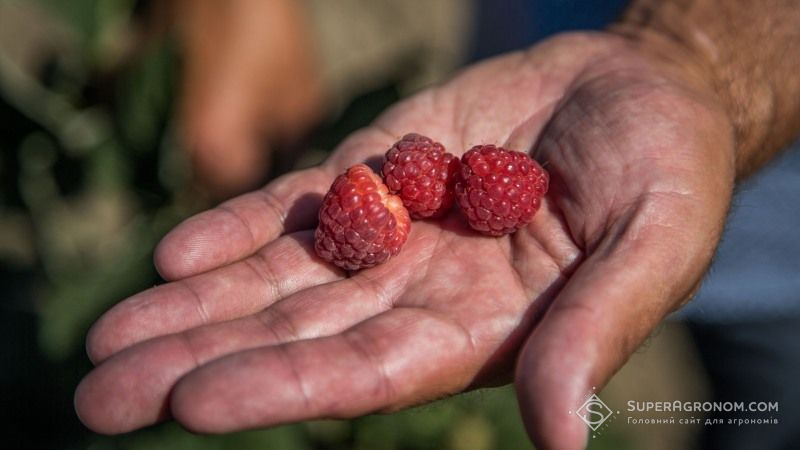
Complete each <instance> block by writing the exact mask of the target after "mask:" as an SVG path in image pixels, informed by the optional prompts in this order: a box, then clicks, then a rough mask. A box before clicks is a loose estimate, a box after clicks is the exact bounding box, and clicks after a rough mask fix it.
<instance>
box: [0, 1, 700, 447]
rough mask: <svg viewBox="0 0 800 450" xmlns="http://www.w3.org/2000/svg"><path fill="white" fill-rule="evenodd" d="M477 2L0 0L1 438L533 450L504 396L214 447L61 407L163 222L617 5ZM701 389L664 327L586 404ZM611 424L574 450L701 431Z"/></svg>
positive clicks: (105, 443) (10, 443)
mask: <svg viewBox="0 0 800 450" xmlns="http://www.w3.org/2000/svg"><path fill="white" fill-rule="evenodd" d="M491 3H492V2H489V1H477V0H476V1H462V0H438V1H433V2H429V1H423V0H409V1H391V0H380V1H371V2H364V1H358V0H342V1H340V2H330V1H325V0H318V1H314V0H306V1H303V2H300V1H293V0H275V1H269V2H265V1H260V0H235V1H230V2H222V1H215V0H199V1H190V0H170V1H162V2H154V1H146V0H72V1H69V2H66V1H59V0H0V308H2V309H1V310H0V321H1V322H2V323H0V329H1V330H2V333H3V336H4V339H2V340H0V346H2V347H1V348H0V358H2V361H3V364H2V367H3V369H2V372H0V377H2V382H0V391H1V392H2V394H1V395H2V411H3V415H4V417H3V419H2V420H0V426H2V427H3V432H2V433H1V434H0V447H3V448H37V449H46V448H64V449H117V448H120V449H140V448H165V449H166V448H170V449H172V448H192V449H226V448H231V449H233V448H236V449H245V450H246V449H256V448H258V449H281V450H283V449H285V450H293V449H350V448H353V449H424V448H431V449H434V448H435V449H454V450H458V449H465V450H467V449H468V450H482V449H525V448H531V445H530V443H529V441H528V439H527V437H526V435H525V432H524V430H523V428H522V425H521V423H520V419H519V416H518V411H517V405H516V402H515V399H514V392H513V390H512V389H510V388H509V387H505V388H499V389H490V390H482V391H479V392H474V393H470V394H466V395H462V396H458V397H456V398H453V399H448V400H443V401H440V402H437V403H434V404H432V405H428V406H424V407H421V408H416V409H412V410H409V411H405V412H401V413H397V414H392V415H388V416H368V417H364V418H360V419H357V420H352V421H320V422H310V423H304V424H298V425H292V426H284V427H279V428H275V429H271V430H264V431H253V432H245V433H237V434H232V435H225V436H197V435H192V434H190V433H188V432H186V431H184V430H183V429H181V428H180V427H179V426H177V425H175V424H172V423H167V424H162V425H157V426H154V427H151V428H148V429H145V430H141V431H137V432H134V433H130V434H127V435H123V436H116V437H107V436H100V435H96V434H93V433H91V432H90V431H88V430H87V429H86V428H84V427H83V426H82V425H81V424H80V422H79V421H78V418H77V417H76V416H75V413H74V410H73V408H72V395H73V390H74V387H75V386H76V385H77V383H78V381H79V380H80V378H81V377H82V376H83V375H84V374H85V373H87V372H88V371H89V369H90V367H91V366H90V364H89V361H88V360H87V358H86V356H85V352H84V344H83V341H84V338H85V334H86V331H87V329H88V328H89V326H90V325H91V324H92V322H93V321H94V320H95V319H96V318H97V317H98V316H99V315H100V314H101V313H102V312H103V311H105V310H106V309H107V308H109V307H110V306H111V305H112V304H114V303H116V302H118V301H119V300H121V299H123V298H125V297H126V296H128V295H131V294H133V293H135V292H138V291H140V290H142V289H145V288H147V287H150V286H152V285H154V284H158V283H160V282H162V280H161V279H160V278H159V276H158V274H157V273H156V272H155V270H154V269H153V265H152V251H153V248H154V246H155V244H156V243H157V242H158V240H159V239H160V237H161V236H163V235H164V234H165V233H166V232H167V231H168V230H169V229H170V228H171V227H173V226H174V225H176V224H177V223H178V222H179V221H181V220H182V219H184V218H186V217H188V216H189V215H191V214H193V213H195V212H198V211H200V210H203V209H206V208H208V207H211V206H213V205H214V204H216V203H217V202H219V201H221V200H223V199H225V198H228V197H230V196H232V195H235V194H237V193H240V192H243V191H246V190H248V189H251V188H254V187H256V186H259V185H261V184H263V183H264V182H266V181H267V180H269V179H270V178H272V177H274V176H276V175H278V174H280V173H283V172H286V171H288V170H292V169H296V168H300V167H305V166H308V165H312V164H316V163H318V162H320V161H321V160H322V159H323V158H324V157H325V155H326V154H327V153H328V152H330V151H331V150H332V149H333V148H334V147H335V145H336V144H337V143H338V142H339V141H340V140H341V139H342V138H343V137H345V136H347V135H348V134H349V133H350V132H352V131H354V130H355V129H357V128H359V127H361V126H364V125H366V124H368V123H369V122H370V121H371V120H372V119H373V118H374V117H376V115H377V114H378V113H380V111H382V110H383V109H385V108H386V107H387V106H388V105H390V104H392V103H393V102H395V101H397V100H398V99H400V98H402V97H404V96H407V95H409V94H410V93H413V92H414V91H416V90H418V89H420V88H422V87H425V86H427V85H430V84H432V83H436V82H438V81H441V80H443V79H444V78H446V77H447V76H448V74H450V73H452V72H453V71H454V70H456V69H457V68H458V67H459V66H461V65H463V64H466V63H468V62H470V61H474V60H477V59H481V58H485V57H489V56H492V55H494V54H498V53H501V52H503V51H507V50H511V49H516V48H521V47H524V46H527V45H529V44H530V43H532V42H534V41H535V40H537V39H538V38H541V37H542V36H546V35H548V34H550V33H553V32H555V31H558V30H560V29H562V28H564V27H565V26H566V25H565V23H567V22H568V23H569V26H570V27H572V28H598V27H601V26H602V25H603V24H604V23H607V22H608V21H610V20H612V19H613V18H614V17H615V16H616V15H617V14H618V12H619V9H620V7H621V6H622V2H610V3H609V2H589V4H590V6H589V7H587V6H586V5H585V4H580V2H572V1H563V2H556V3H558V8H554V7H548V6H546V5H545V6H537V5H538V4H537V3H536V2H526V1H522V0H519V1H516V0H512V1H508V2H507V4H506V5H504V8H505V9H502V10H501V9H498V8H496V7H492V5H491ZM544 3H545V4H546V3H547V2H544ZM551 3H552V2H551ZM617 3H618V4H617ZM365 4H368V5H369V7H366V8H365V7H364V5H365ZM595 4H598V5H599V6H597V7H593V6H591V5H595ZM600 4H602V5H600ZM537 8H538V9H537ZM547 8H550V9H549V10H548V9H547ZM243 11H246V13H243ZM420 11H425V14H420ZM543 18H548V19H546V20H545V19H543ZM245 93H246V94H245ZM704 376H705V375H704V372H703V369H702V364H701V362H700V359H699V357H698V355H697V353H696V351H695V350H694V346H693V345H692V343H691V340H690V338H689V335H688V333H687V331H686V329H684V328H683V327H682V326H681V325H677V324H671V325H667V326H666V327H665V328H664V329H663V330H661V331H660V332H659V333H657V334H656V336H654V338H653V339H652V340H651V341H650V342H649V343H648V345H647V346H646V349H645V350H643V351H641V352H640V353H639V354H637V355H636V356H635V357H634V358H633V360H632V362H631V363H630V364H629V365H628V366H626V368H625V369H624V370H623V371H622V372H621V374H620V375H619V376H618V377H617V378H615V380H614V382H612V384H611V385H610V386H609V387H608V388H607V389H606V390H605V391H604V392H603V393H602V394H601V397H602V398H603V400H605V401H606V403H607V404H609V405H616V407H615V409H622V407H623V406H624V401H625V399H629V398H635V399H636V400H637V401H647V400H664V399H667V400H673V399H684V400H691V401H702V400H703V399H705V398H707V397H708V396H709V395H710V394H709V390H708V386H707V382H706V381H705V378H704ZM642 380H647V382H646V383H643V382H642ZM633 395H635V397H631V396H633ZM612 407H614V406H612ZM619 422H620V423H615V424H614V425H613V426H611V427H610V430H609V431H608V432H605V433H603V434H602V435H601V436H598V438H596V439H591V446H590V448H597V449H605V448H608V449H611V448H614V449H626V448H650V449H659V448H664V449H668V448H687V447H690V446H691V443H692V442H694V441H695V439H696V437H697V433H698V430H699V427H697V426H684V427H681V428H677V427H669V428H663V427H658V428H655V427H654V428H641V427H640V428H638V429H637V428H635V427H630V426H626V424H625V423H622V422H624V420H620V421H619Z"/></svg>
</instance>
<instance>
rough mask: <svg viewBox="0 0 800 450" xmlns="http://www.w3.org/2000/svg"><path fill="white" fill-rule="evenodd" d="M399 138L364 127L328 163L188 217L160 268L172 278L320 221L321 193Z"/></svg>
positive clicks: (171, 237)
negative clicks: (348, 169)
mask: <svg viewBox="0 0 800 450" xmlns="http://www.w3.org/2000/svg"><path fill="white" fill-rule="evenodd" d="M395 139H396V138H395V137H394V136H393V135H391V134H388V133H386V132H384V131H382V130H380V129H378V128H365V129H363V130H360V131H358V132H356V133H353V134H352V135H351V136H350V137H349V138H348V139H346V140H345V141H344V142H342V144H341V145H340V146H339V147H338V148H337V150H336V151H335V152H334V153H333V155H332V156H331V158H329V160H328V161H326V162H325V164H324V165H322V166H318V167H314V168H311V169H306V170H301V171H298V172H293V173H290V174H287V175H284V176H282V177H280V178H278V179H276V180H275V181H273V182H272V183H270V184H268V185H267V186H266V187H265V188H264V189H261V190H258V191H255V192H251V193H249V194H245V195H242V196H240V197H237V198H234V199H232V200H229V201H227V202H225V203H223V204H221V205H220V206H218V207H216V208H214V209H212V210H209V211H206V212H203V213H200V214H198V215H196V216H194V217H191V218H189V219H187V220H186V221H184V222H183V223H182V224H180V225H178V226H177V227H176V228H175V229H173V230H172V231H171V232H169V233H168V234H167V235H166V236H165V237H164V239H162V241H161V242H160V243H159V245H158V247H157V248H156V251H155V263H156V268H157V269H158V272H159V273H160V274H161V276H163V277H164V278H165V279H167V280H176V279H180V278H185V277H188V276H191V275H196V274H198V273H202V272H206V271H208V270H211V269H214V268H216V267H220V266H224V265H226V264H229V263H231V262H234V261H238V260H239V259H241V258H244V257H247V256H249V255H251V254H252V253H253V252H255V251H256V250H258V249H259V248H261V247H263V246H264V245H265V244H266V243H268V242H269V241H271V240H273V239H275V238H277V237H278V236H280V235H281V234H283V233H290V232H293V231H298V230H304V229H309V228H312V227H314V226H316V223H317V213H318V211H319V205H320V203H321V201H322V197H323V195H324V194H325V192H327V191H328V189H329V188H330V185H331V183H332V182H333V179H334V178H335V177H336V175H338V174H339V173H341V172H342V171H344V170H345V169H346V168H347V167H349V166H351V165H353V164H356V163H359V162H365V161H366V162H370V163H372V162H374V161H372V159H373V158H374V157H376V156H382V155H383V153H384V152H385V151H386V150H387V149H388V148H389V147H390V146H391V145H392V143H393V142H394V140H395ZM373 168H375V167H373Z"/></svg>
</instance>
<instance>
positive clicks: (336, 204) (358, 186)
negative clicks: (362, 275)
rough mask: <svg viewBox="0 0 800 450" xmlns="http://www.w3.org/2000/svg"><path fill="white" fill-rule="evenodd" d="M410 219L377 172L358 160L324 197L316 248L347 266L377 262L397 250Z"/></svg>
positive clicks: (319, 253)
mask: <svg viewBox="0 0 800 450" xmlns="http://www.w3.org/2000/svg"><path fill="white" fill-rule="evenodd" d="M410 229H411V219H409V217H408V211H406V208H405V207H404V206H403V202H402V201H401V200H400V197H397V196H396V195H391V194H389V190H388V188H387V187H386V185H385V184H383V181H381V179H380V177H378V176H377V175H376V174H375V173H374V172H373V171H372V169H370V168H369V167H367V166H365V165H364V164H357V165H355V166H353V167H351V168H349V169H347V172H346V173H343V174H341V175H339V176H338V177H336V180H334V182H333V185H331V189H330V190H329V191H328V193H327V194H326V195H325V198H324V199H323V200H322V207H320V210H319V226H317V231H316V233H314V241H315V242H314V249H315V250H316V251H317V254H318V255H319V256H320V257H321V258H322V259H324V260H326V261H329V262H332V263H334V264H336V265H337V266H339V267H341V268H343V269H346V270H358V269H364V268H367V267H372V266H374V265H377V264H380V263H382V262H384V261H386V260H387V259H389V257H390V256H393V255H396V254H397V253H398V252H400V247H402V246H403V244H405V242H406V239H407V238H408V233H409V231H410Z"/></svg>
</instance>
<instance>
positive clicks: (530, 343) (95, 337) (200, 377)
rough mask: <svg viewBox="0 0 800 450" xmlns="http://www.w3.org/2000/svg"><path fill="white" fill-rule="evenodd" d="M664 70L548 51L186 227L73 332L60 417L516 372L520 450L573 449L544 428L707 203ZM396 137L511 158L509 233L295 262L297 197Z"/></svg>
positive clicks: (704, 116) (437, 238) (667, 293)
mask: <svg viewBox="0 0 800 450" xmlns="http://www.w3.org/2000/svg"><path fill="white" fill-rule="evenodd" d="M669 61H670V59H668V55H667V56H658V57H657V56H651V53H650V51H645V50H644V49H642V48H640V47H638V46H637V45H635V44H632V43H630V42H628V41H626V40H624V39H622V38H620V37H617V36H613V35H609V34H586V35H583V34H574V35H566V36H562V37H558V38H555V39H551V40H549V41H547V42H545V43H544V44H542V45H540V46H537V47H535V48H533V49H532V50H530V51H528V52H525V53H515V54H509V55H507V56H504V57H501V58H498V59H494V60H491V61H488V62H486V63H483V64H480V65H477V66H474V67H472V68H471V69H469V70H467V71H466V72H464V73H463V74H461V75H460V76H458V77H457V78H455V79H454V80H453V81H451V82H450V83H448V84H446V85H444V86H442V87H440V88H437V89H434V90H429V91H426V92H423V93H422V94H419V95H417V96H415V97H413V98H411V99H410V100H407V101H405V102H403V103H401V104H399V105H397V106H396V107H394V108H393V109H391V110H390V111H388V112H387V113H385V114H384V115H383V116H382V117H381V118H380V119H379V120H378V121H377V122H376V123H375V124H374V126H372V127H370V128H367V129H365V130H363V131H360V132H358V133H356V134H355V135H353V136H351V137H350V138H349V139H348V140H347V141H345V142H344V143H343V144H342V145H341V146H340V147H339V148H338V149H337V150H336V152H335V153H334V155H333V156H332V157H331V158H330V159H329V160H328V161H327V162H326V163H325V164H324V165H323V166H321V167H318V168H314V169H310V170H306V171H302V172H297V173H292V174H289V175H287V176H284V177H282V178H280V179H278V180H276V181H274V182H273V183H271V184H269V185H268V186H267V187H265V188H264V189H263V190H260V191H257V192H254V193H251V194H247V195H245V196H242V197H239V198H236V199H234V200H231V201H229V202H227V203H225V204H223V205H221V206H220V207H218V208H216V209H214V210H211V211H209V212H206V213H203V214H200V215H198V216H196V217H194V218H191V219H189V220H187V221H186V222H185V223H183V224H182V225H180V226H179V227H178V228H176V229H175V230H173V231H172V232H171V233H170V234H169V235H168V236H167V237H166V238H165V239H164V240H163V242H162V243H161V244H160V246H159V247H158V249H157V251H156V263H157V266H158V268H159V271H160V272H161V274H162V275H163V276H164V277H165V278H166V279H169V280H175V281H173V282H171V283H168V284H165V285H162V286H159V287H156V288H153V289H150V290H148V291H145V292H142V293H140V294H138V295H136V296H134V297H132V298H130V299H128V300H125V301H124V302H122V303H120V304H119V305H117V306H115V307H114V308H113V309H112V310H111V311H109V312H108V313H106V315H105V316H103V317H102V318H101V319H100V320H99V321H98V323H97V324H96V325H95V326H94V328H93V329H92V331H91V333H90V335H89V338H88V351H89V355H90V357H91V359H92V360H93V361H94V362H95V363H96V364H98V366H97V368H96V369H95V370H94V371H93V372H92V373H90V374H89V375H88V376H87V377H86V379H85V380H84V381H83V382H82V384H81V385H80V386H79V388H78V390H77V393H76V405H77V410H78V412H79V414H80V416H81V419H82V420H83V421H84V423H86V424H87V425H88V426H89V427H90V428H92V429H94V430H96V431H99V432H104V433H119V432H124V431H128V430H132V429H135V428H139V427H143V426H146V425H148V424H152V423H154V422H156V421H159V420H162V419H166V418H168V417H172V418H174V419H176V420H178V421H179V422H180V423H182V424H183V425H184V426H186V427H187V428H189V429H191V430H196V431H202V432H225V431H232V430H240V429H244V428H252V427H264V426H270V425H274V424H278V423H285V422H291V421H298V420H305V419H312V418H322V417H354V416H358V415H362V414H367V413H370V412H374V411H391V410H395V409H398V408H402V407H404V406H408V405H413V404H417V403H421V402H426V401H430V400H433V399H436V398H439V397H442V396H445V395H449V394H453V393H457V392H461V391H463V390H465V389H469V388H474V387H479V386H485V385H490V384H494V383H506V382H508V381H510V380H511V377H512V375H513V373H514V368H515V367H516V375H517V376H516V384H517V387H518V391H519V395H520V402H521V408H522V411H523V415H524V418H525V421H526V425H527V426H528V428H529V431H530V432H531V433H532V436H533V437H534V439H535V441H536V442H537V444H538V445H540V446H541V447H542V448H576V447H580V446H581V445H582V442H583V439H585V425H584V424H583V422H581V421H580V420H576V419H575V418H574V417H571V416H569V415H568V414H567V412H568V410H569V409H570V408H571V406H572V405H573V404H574V402H575V401H576V400H577V399H578V398H579V397H580V396H581V395H582V394H583V393H584V392H585V391H586V389H591V387H592V386H597V387H598V389H599V388H600V387H601V386H603V385H604V383H605V382H606V381H607V380H608V378H609V377H610V376H611V375H612V374H613V373H614V371H615V370H616V369H618V368H619V367H620V365H622V364H623V363H624V362H625V360H626V359H627V357H628V356H629V355H630V354H631V353H632V352H633V351H634V350H635V349H636V347H637V346H638V345H639V344H640V343H641V341H642V340H643V339H644V338H645V337H646V336H647V335H648V333H650V331H651V330H652V329H653V328H654V327H655V326H656V325H657V324H658V323H659V321H660V320H661V319H662V318H663V317H664V316H665V315H666V314H667V313H669V312H670V311H672V310H674V309H675V308H676V307H678V306H679V305H680V304H681V302H683V301H684V300H686V299H687V298H688V296H689V294H690V292H691V291H692V289H693V288H694V286H695V285H696V283H697V282H698V280H699V279H700V277H701V275H702V274H703V272H704V270H705V268H706V266H707V264H708V263H709V260H710V258H711V255H712V252H713V249H714V247H715V245H716V243H717V240H718V238H719V233H720V230H721V227H722V223H723V220H724V216H725V213H726V209H727V206H728V203H729V200H730V195H731V186H732V183H733V176H734V175H733V173H734V169H733V155H732V142H731V136H730V130H729V126H728V123H727V121H726V119H725V116H724V115H723V114H722V113H721V112H720V111H719V110H718V109H717V107H716V104H715V103H714V98H713V97H711V96H708V95H707V94H706V92H707V91H706V89H707V88H706V87H705V86H704V84H703V83H702V81H701V78H699V77H697V78H696V77H695V73H694V72H693V71H692V70H690V68H689V67H688V66H687V67H686V68H684V67H681V66H678V65H677V64H674V63H672V62H669ZM407 132H419V133H423V134H425V135H428V136H431V137H432V138H435V139H437V140H439V141H441V142H443V143H444V144H445V146H446V147H447V148H448V149H449V150H450V151H452V152H454V153H459V154H460V153H463V152H464V151H466V150H467V149H468V148H469V147H471V146H472V145H475V144H484V143H493V144H502V145H504V146H506V147H509V148H513V149H519V150H532V151H533V153H534V155H535V156H536V158H537V159H538V160H539V161H540V162H542V163H543V164H544V165H545V167H546V168H547V169H548V170H549V171H550V175H551V191H550V193H549V194H548V196H547V198H546V201H545V202H544V204H543V207H542V209H541V211H540V212H539V213H538V214H537V216H536V218H535V219H534V221H533V223H532V224H531V225H530V226H528V227H527V228H524V229H522V230H520V231H518V232H517V233H516V234H514V235H512V236H506V237H504V238H499V239H496V238H489V237H483V236H480V235H478V234H477V233H475V232H473V231H471V230H470V229H469V228H468V227H466V226H465V222H464V221H463V220H462V218H461V217H460V216H459V214H458V213H457V212H455V211H454V212H453V213H452V214H451V215H450V216H448V217H447V218H446V219H445V220H443V221H442V222H414V224H413V227H412V232H411V235H410V238H409V240H408V243H407V244H406V246H405V247H404V248H403V250H402V252H401V253H400V254H399V255H398V256H397V257H395V258H392V259H391V260H390V261H389V262H387V263H386V264H384V265H381V266H378V267H376V268H373V269H369V270H364V271H361V272H357V273H354V274H352V275H351V276H349V277H348V276H346V274H344V273H342V272H339V271H337V270H335V269H334V268H333V267H332V266H331V265H329V264H325V263H323V262H321V261H320V260H319V259H318V258H316V257H315V255H314V254H313V250H312V234H313V228H314V226H315V221H316V209H317V207H318V204H319V200H320V199H321V196H322V194H323V193H324V192H325V191H326V190H327V188H328V187H329V185H330V183H331V181H332V179H333V177H334V176H335V175H336V174H338V173H340V172H341V171H343V170H344V169H345V168H346V167H347V166H349V165H351V164H354V163H357V162H361V161H364V160H370V159H371V158H373V157H377V156H381V155H382V153H383V152H384V151H385V150H386V149H387V148H388V147H389V146H390V145H391V144H392V143H393V142H394V141H395V140H396V139H398V138H399V137H400V136H402V135H403V134H405V133H407ZM526 340H527V341H526ZM523 344H524V347H523ZM520 349H522V352H521V353H520ZM518 356H519V363H517V361H518Z"/></svg>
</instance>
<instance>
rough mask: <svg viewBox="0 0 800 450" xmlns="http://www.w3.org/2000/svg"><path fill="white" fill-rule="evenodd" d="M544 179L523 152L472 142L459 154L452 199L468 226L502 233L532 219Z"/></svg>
mask: <svg viewBox="0 0 800 450" xmlns="http://www.w3.org/2000/svg"><path fill="white" fill-rule="evenodd" d="M548 180H549V177H548V175H547V172H545V171H544V169H542V166H540V165H539V163H537V162H536V161H534V160H533V159H531V157H530V156H528V155H527V154H525V153H521V152H515V151H511V150H506V149H504V148H502V147H495V146H494V145H476V146H475V147H473V148H472V149H471V150H470V151H468V152H467V153H465V154H464V156H462V157H461V173H460V177H459V180H458V182H457V183H456V200H457V201H458V205H459V206H460V207H461V209H462V210H463V211H464V214H465V215H466V216H467V220H468V222H469V225H470V226H471V227H472V228H474V229H476V230H478V231H480V232H481V233H483V234H488V235H491V236H502V235H504V234H509V233H513V232H514V231H516V230H518V229H519V228H521V227H523V226H525V225H526V224H528V223H530V222H531V221H532V220H533V215H534V214H536V211H537V210H538V209H539V206H540V205H541V202H542V197H543V196H544V194H545V193H546V192H547V185H548Z"/></svg>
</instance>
